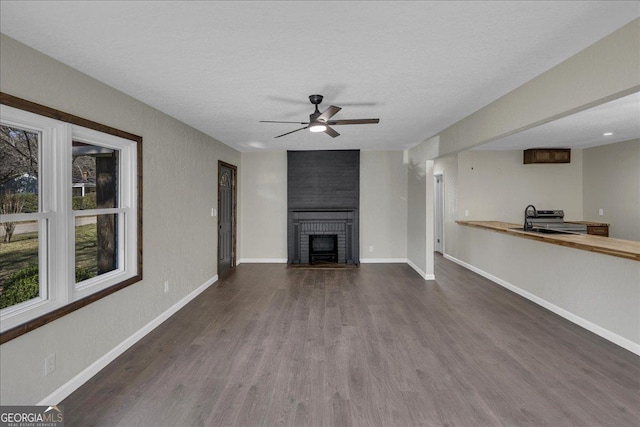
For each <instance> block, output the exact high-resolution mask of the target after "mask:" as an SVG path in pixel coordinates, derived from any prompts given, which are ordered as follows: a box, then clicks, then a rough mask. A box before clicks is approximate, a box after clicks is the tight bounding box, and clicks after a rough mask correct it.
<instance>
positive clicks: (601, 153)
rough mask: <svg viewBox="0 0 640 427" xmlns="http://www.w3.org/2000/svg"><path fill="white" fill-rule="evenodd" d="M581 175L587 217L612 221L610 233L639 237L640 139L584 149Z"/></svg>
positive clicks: (619, 237)
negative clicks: (601, 210) (602, 211)
mask: <svg viewBox="0 0 640 427" xmlns="http://www.w3.org/2000/svg"><path fill="white" fill-rule="evenodd" d="M582 177H583V193H584V208H583V211H584V219H585V220H587V221H600V222H606V223H609V224H610V226H609V237H615V238H618V239H626V240H635V241H640V140H639V139H634V140H631V141H625V142H619V143H617V144H608V145H603V146H600V147H593V148H588V149H585V150H584V156H583V168H582ZM599 209H604V215H603V216H600V215H599V214H598V210H599Z"/></svg>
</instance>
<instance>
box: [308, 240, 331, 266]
mask: <svg viewBox="0 0 640 427" xmlns="http://www.w3.org/2000/svg"><path fill="white" fill-rule="evenodd" d="M316 261H327V262H338V235H337V234H310V235H309V264H314V263H315V262H316Z"/></svg>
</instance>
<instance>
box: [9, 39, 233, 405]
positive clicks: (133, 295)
mask: <svg viewBox="0 0 640 427" xmlns="http://www.w3.org/2000/svg"><path fill="white" fill-rule="evenodd" d="M0 37H1V38H0V43H1V44H0V75H2V79H0V90H2V92H5V93H8V94H10V95H14V96H17V97H20V98H24V99H27V100H29V101H33V102H36V103H39V104H43V105H45V106H48V107H51V108H55V109H59V110H61V111H64V112H67V113H70V114H74V115H77V116H80V117H83V118H86V119H89V120H93V121H96V122H99V123H103V124H105V125H109V126H113V127H115V128H118V129H122V130H124V131H127V132H131V133H134V134H137V135H140V136H142V137H143V140H144V142H143V152H144V153H143V161H142V164H143V175H144V176H143V182H144V184H143V187H144V192H143V251H144V255H143V261H144V280H142V281H141V282H138V283H135V284H134V285H131V286H129V287H127V288H125V289H123V290H120V291H118V292H116V293H114V294H112V295H110V296H108V297H106V298H103V299H101V300H99V301H97V302H94V303H93V304H90V305H88V306H86V307H84V308H82V309H79V310H77V311H74V312H73V313H71V314H69V315H66V316H64V317H62V318H60V319H58V320H56V321H54V322H52V323H49V324H47V325H45V326H42V327H40V328H38V329H36V330H34V331H33V332H30V333H28V334H25V335H22V336H20V337H18V338H16V339H14V340H11V341H9V342H7V343H5V344H3V345H2V346H0V378H2V381H1V382H0V404H2V405H9V404H35V403H38V402H39V401H40V400H41V399H44V398H45V397H46V396H48V395H49V394H51V393H52V392H54V391H55V390H57V389H58V388H59V387H61V386H63V385H64V384H66V383H67V382H69V381H70V380H71V379H72V378H74V377H75V376H76V375H77V374H79V373H81V372H82V371H83V370H84V369H85V368H87V367H89V366H90V365H91V364H92V363H94V362H96V361H97V360H98V359H100V358H101V357H103V356H104V355H106V354H107V353H108V352H109V351H111V350H112V349H114V348H115V347H116V346H118V345H119V344H121V343H122V342H123V341H124V340H126V339H127V338H129V337H131V336H132V335H133V334H134V333H136V332H137V331H139V330H140V329H141V328H143V327H144V326H145V325H147V324H148V323H149V322H151V321H152V320H154V319H156V318H157V317H158V316H160V315H161V314H162V313H163V312H165V311H166V310H168V309H169V308H170V307H172V306H173V305H174V304H176V303H177V302H178V301H180V300H181V299H182V298H184V297H185V296H187V295H188V294H189V293H191V292H192V291H194V290H195V289H197V288H198V287H200V286H201V285H203V284H205V283H207V282H210V281H212V280H213V279H214V277H215V276H216V272H217V261H216V260H217V223H216V218H212V217H211V215H210V211H211V208H213V207H216V205H217V167H218V165H217V162H218V160H223V161H225V162H228V163H231V164H235V165H239V164H240V153H238V152H237V151H235V150H233V149H231V148H229V147H228V146H226V145H223V144H221V143H220V142H218V141H216V140H214V139H212V138H210V137H208V136H206V135H204V134H202V133H201V132H198V131H196V130H195V129H193V128H191V127H189V126H187V125H185V124H184V123H181V122H179V121H178V120H176V119H173V118H171V117H169V116H167V115H165V114H163V113H161V112H159V111H157V110H155V109H153V108H151V107H149V106H147V105H145V104H143V103H141V102H139V101H137V100H135V99H133V98H131V97H129V96H127V95H125V94H123V93H121V92H118V91H117V90H115V89H113V88H111V87H109V86H107V85H105V84H103V83H100V82H98V81H96V80H94V79H92V78H90V77H88V76H86V75H84V74H82V73H80V72H78V71H76V70H74V69H71V68H69V67H67V66H65V65H63V64H61V63H59V62H57V61H55V60H53V59H51V58H49V57H47V56H45V55H42V54H40V53H38V52H36V51H35V50H32V49H31V48H28V47H27V46H25V45H23V44H21V43H18V42H16V41H15V40H13V39H11V38H8V37H6V36H4V35H2V36H0ZM165 280H168V281H169V283H170V292H169V293H167V294H165V293H164V292H163V284H164V281H165ZM52 353H55V354H56V365H57V366H56V370H55V371H54V372H53V373H52V374H50V375H48V376H46V377H45V376H44V374H43V363H44V359H45V357H47V356H48V355H49V354H52ZM51 403H58V402H51Z"/></svg>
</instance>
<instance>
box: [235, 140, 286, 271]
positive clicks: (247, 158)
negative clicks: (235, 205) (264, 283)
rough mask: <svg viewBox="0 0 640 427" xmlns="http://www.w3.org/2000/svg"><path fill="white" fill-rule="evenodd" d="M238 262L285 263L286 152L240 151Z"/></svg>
mask: <svg viewBox="0 0 640 427" xmlns="http://www.w3.org/2000/svg"><path fill="white" fill-rule="evenodd" d="M240 174H241V176H242V182H243V183H246V185H243V186H242V194H241V195H240V205H241V206H242V208H241V210H242V212H243V220H242V222H241V223H240V227H241V231H240V235H241V241H242V244H241V247H242V250H241V252H240V258H239V260H240V262H258V261H261V262H287V153H286V152H285V151H273V152H248V153H242V163H241V167H240Z"/></svg>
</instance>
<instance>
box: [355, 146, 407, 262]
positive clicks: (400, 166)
mask: <svg viewBox="0 0 640 427" xmlns="http://www.w3.org/2000/svg"><path fill="white" fill-rule="evenodd" d="M407 178H408V176H407V164H406V163H405V162H404V153H403V152H402V151H361V152H360V206H361V207H362V209H361V210H360V261H361V262H368V261H370V260H405V259H406V258H407ZM370 246H373V250H372V251H371V250H370Z"/></svg>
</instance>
